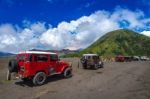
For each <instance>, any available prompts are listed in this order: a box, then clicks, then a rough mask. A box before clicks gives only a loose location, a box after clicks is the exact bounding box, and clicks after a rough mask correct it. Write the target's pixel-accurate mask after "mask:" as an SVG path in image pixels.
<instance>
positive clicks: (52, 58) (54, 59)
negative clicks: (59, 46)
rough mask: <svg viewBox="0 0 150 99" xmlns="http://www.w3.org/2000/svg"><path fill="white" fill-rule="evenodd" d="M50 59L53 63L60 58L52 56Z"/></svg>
mask: <svg viewBox="0 0 150 99" xmlns="http://www.w3.org/2000/svg"><path fill="white" fill-rule="evenodd" d="M50 58H51V60H52V61H57V60H58V56H57V55H56V54H52V55H50Z"/></svg>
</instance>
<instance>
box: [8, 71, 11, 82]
mask: <svg viewBox="0 0 150 99" xmlns="http://www.w3.org/2000/svg"><path fill="white" fill-rule="evenodd" d="M7 80H11V73H10V71H9V70H7Z"/></svg>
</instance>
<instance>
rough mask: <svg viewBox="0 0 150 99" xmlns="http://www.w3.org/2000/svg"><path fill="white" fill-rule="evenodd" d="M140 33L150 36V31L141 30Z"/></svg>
mask: <svg viewBox="0 0 150 99" xmlns="http://www.w3.org/2000/svg"><path fill="white" fill-rule="evenodd" d="M141 34H144V35H146V36H149V37H150V31H143V32H141Z"/></svg>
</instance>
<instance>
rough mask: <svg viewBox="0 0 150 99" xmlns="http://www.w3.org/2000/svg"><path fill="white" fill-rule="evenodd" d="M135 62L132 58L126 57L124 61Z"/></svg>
mask: <svg viewBox="0 0 150 99" xmlns="http://www.w3.org/2000/svg"><path fill="white" fill-rule="evenodd" d="M132 60H133V57H132V56H124V61H125V62H131V61H132Z"/></svg>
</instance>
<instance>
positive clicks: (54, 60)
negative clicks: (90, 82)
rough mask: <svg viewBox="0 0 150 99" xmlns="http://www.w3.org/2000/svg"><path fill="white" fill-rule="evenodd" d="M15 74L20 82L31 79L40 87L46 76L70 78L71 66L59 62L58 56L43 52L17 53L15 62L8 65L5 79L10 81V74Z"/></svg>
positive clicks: (11, 61)
mask: <svg viewBox="0 0 150 99" xmlns="http://www.w3.org/2000/svg"><path fill="white" fill-rule="evenodd" d="M12 72H16V73H17V76H18V77H19V78H21V79H22V80H26V79H31V80H32V82H33V84H35V85H42V84H43V83H44V82H45V80H46V77H47V76H51V75H54V74H62V75H63V76H64V77H71V75H72V66H71V64H69V63H67V62H64V61H60V59H59V58H58V55H57V54H56V53H52V52H44V51H24V52H19V53H18V55H17V57H16V59H15V60H10V62H9V64H8V74H7V79H8V80H10V78H11V76H10V75H11V73H12Z"/></svg>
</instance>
